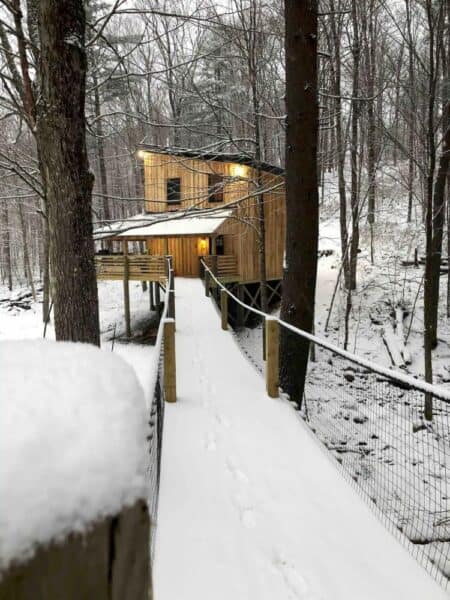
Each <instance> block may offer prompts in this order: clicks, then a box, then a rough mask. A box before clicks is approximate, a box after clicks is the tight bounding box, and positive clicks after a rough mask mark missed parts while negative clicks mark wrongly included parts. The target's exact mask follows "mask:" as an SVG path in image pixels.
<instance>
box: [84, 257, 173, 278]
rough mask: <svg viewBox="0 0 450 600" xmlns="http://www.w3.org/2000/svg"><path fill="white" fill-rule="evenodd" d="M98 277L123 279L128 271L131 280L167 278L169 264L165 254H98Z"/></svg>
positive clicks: (96, 263) (96, 262) (96, 261)
mask: <svg viewBox="0 0 450 600" xmlns="http://www.w3.org/2000/svg"><path fill="white" fill-rule="evenodd" d="M95 267H96V270H97V279H107V280H113V281H114V280H115V281H122V280H123V279H124V277H125V276H126V270H127V271H128V277H127V279H129V280H131V281H156V282H158V283H164V281H165V280H166V279H167V265H166V259H165V258H164V256H152V255H150V254H130V255H127V256H125V255H123V254H119V255H112V256H111V255H109V256H108V255H97V256H96V257H95Z"/></svg>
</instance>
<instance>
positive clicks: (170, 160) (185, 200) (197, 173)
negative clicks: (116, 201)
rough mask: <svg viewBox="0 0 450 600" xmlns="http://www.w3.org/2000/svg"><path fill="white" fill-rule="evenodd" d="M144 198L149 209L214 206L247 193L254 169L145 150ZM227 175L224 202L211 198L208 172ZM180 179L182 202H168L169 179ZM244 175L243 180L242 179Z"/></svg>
mask: <svg viewBox="0 0 450 600" xmlns="http://www.w3.org/2000/svg"><path fill="white" fill-rule="evenodd" d="M144 166H145V167H144V168H145V199H146V201H147V204H146V210H147V211H148V212H164V211H166V210H169V211H172V210H180V209H182V208H188V207H192V206H196V207H198V208H215V207H217V206H223V205H224V204H227V203H229V202H233V201H235V200H238V199H239V198H242V197H245V196H246V195H247V194H248V190H249V182H248V177H249V173H250V172H251V169H250V168H249V167H246V166H244V165H236V164H234V163H223V162H208V161H202V160H194V159H191V158H184V157H180V156H168V155H165V154H154V153H150V152H146V153H145V159H144ZM212 173H214V174H216V175H222V176H223V177H224V182H225V185H224V194H223V202H209V201H208V175H209V174H212ZM178 177H179V178H180V179H181V198H182V200H181V204H168V203H167V180H168V179H172V178H178ZM240 177H242V178H243V179H239V178H240Z"/></svg>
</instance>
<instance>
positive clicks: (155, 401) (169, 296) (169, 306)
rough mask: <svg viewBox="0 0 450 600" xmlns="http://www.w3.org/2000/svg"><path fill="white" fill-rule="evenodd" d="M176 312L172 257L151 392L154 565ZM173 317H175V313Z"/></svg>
mask: <svg viewBox="0 0 450 600" xmlns="http://www.w3.org/2000/svg"><path fill="white" fill-rule="evenodd" d="M171 311H174V274H173V269H172V262H171V258H170V257H167V287H166V292H165V297H164V308H163V310H162V313H161V318H160V323H159V327H158V334H157V336H156V343H155V354H156V363H155V365H156V374H155V378H154V384H153V391H152V392H151V403H150V416H149V426H150V433H149V452H150V461H149V462H150V465H149V495H148V507H149V511H150V518H151V527H152V532H151V559H152V562H153V559H154V556H155V545H156V527H157V522H158V519H157V517H158V501H159V486H160V479H161V458H162V443H163V429H164V405H165V395H164V323H165V321H166V319H167V317H168V316H169V314H171ZM171 316H172V317H173V316H174V314H173V315H172V314H171Z"/></svg>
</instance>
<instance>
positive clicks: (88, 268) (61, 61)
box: [37, 0, 100, 345]
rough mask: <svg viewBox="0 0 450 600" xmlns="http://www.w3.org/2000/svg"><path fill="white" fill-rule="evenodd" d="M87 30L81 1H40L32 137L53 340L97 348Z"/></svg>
mask: <svg viewBox="0 0 450 600" xmlns="http://www.w3.org/2000/svg"><path fill="white" fill-rule="evenodd" d="M85 27H86V19H85V13H84V7H83V0H67V1H66V2H64V3H62V2H59V0H41V2H40V4H39V34H40V41H41V49H40V50H41V52H40V59H39V86H40V89H39V103H38V120H37V139H38V144H39V155H40V159H41V161H42V167H43V169H44V172H45V181H46V184H47V203H48V223H49V231H50V263H51V276H52V290H53V301H54V307H55V315H54V316H55V319H54V320H55V332H56V339H57V340H72V341H80V342H90V343H93V344H96V345H99V343H100V335H99V318H98V299H97V281H96V273H95V266H94V242H93V239H92V221H91V205H92V186H93V176H92V174H91V173H90V171H89V164H88V159H87V152H86V132H85V117H84V103H85V92H86V89H85V88H86V68H87V61H86V51H85ZM69 91H70V93H68V92H69Z"/></svg>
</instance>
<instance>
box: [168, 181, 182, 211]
mask: <svg viewBox="0 0 450 600" xmlns="http://www.w3.org/2000/svg"><path fill="white" fill-rule="evenodd" d="M180 203H181V179H180V178H179V177H174V178H172V179H168V180H167V204H180Z"/></svg>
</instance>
